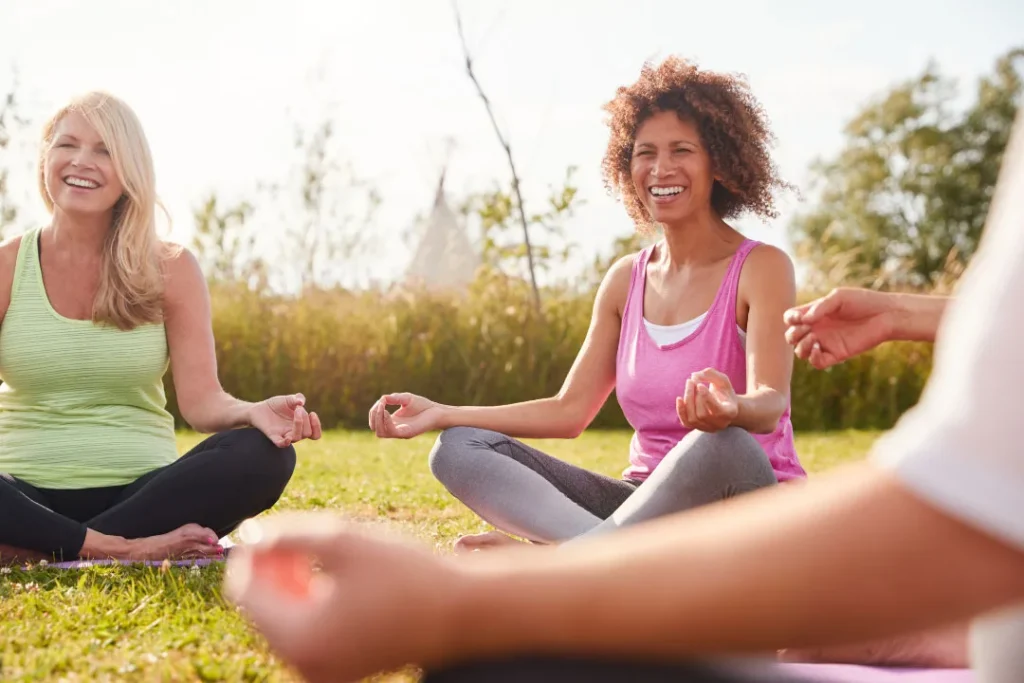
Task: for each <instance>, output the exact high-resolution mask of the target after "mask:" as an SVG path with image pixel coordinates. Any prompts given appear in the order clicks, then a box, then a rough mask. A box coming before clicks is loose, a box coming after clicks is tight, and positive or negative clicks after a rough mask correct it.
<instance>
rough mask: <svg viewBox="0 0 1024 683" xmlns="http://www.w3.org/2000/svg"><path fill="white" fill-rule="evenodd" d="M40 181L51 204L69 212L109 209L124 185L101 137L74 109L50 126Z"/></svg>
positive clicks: (92, 211)
mask: <svg viewBox="0 0 1024 683" xmlns="http://www.w3.org/2000/svg"><path fill="white" fill-rule="evenodd" d="M43 182H44V184H45V187H46V193H47V194H48V195H49V197H50V199H51V200H52V201H53V204H54V205H55V206H56V207H57V208H58V209H60V210H61V211H62V212H64V213H66V214H69V215H74V214H78V215H96V214H103V213H111V212H112V211H113V209H114V206H115V205H116V204H117V202H118V200H119V199H120V198H121V195H122V194H123V193H124V187H123V186H122V184H121V181H120V180H119V179H118V174H117V171H116V169H115V167H114V160H113V159H112V158H111V154H110V150H108V149H107V145H106V143H104V141H103V138H102V137H100V134H99V133H98V132H97V131H96V129H95V128H93V126H91V125H90V124H89V122H88V121H87V120H86V119H85V117H84V116H82V115H81V114H80V113H78V112H77V111H69V112H68V113H67V114H65V115H64V116H63V117H62V118H61V119H60V121H58V122H57V124H56V126H55V127H54V129H53V135H52V137H51V139H50V141H49V144H48V146H47V147H46V148H45V150H44V156H43Z"/></svg>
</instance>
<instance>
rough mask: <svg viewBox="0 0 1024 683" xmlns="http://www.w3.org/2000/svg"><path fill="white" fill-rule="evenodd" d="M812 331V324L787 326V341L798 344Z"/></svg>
mask: <svg viewBox="0 0 1024 683" xmlns="http://www.w3.org/2000/svg"><path fill="white" fill-rule="evenodd" d="M810 331H811V327H810V325H796V326H794V327H787V328H786V343H788V344H790V345H791V346H796V345H797V343H799V341H800V340H801V339H803V338H804V337H805V336H807V333H808V332H810Z"/></svg>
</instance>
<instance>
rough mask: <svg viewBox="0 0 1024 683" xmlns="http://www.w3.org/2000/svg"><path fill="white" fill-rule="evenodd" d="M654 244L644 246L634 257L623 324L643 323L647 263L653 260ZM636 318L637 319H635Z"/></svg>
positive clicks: (636, 324) (623, 313) (623, 312)
mask: <svg viewBox="0 0 1024 683" xmlns="http://www.w3.org/2000/svg"><path fill="white" fill-rule="evenodd" d="M653 251H654V245H653V244H652V245H650V246H648V247H644V248H643V250H641V251H640V252H639V253H637V255H636V257H635V258H634V259H633V272H632V274H631V275H630V278H629V293H628V294H627V295H626V307H625V309H623V311H622V326H623V327H624V328H625V327H627V323H629V322H632V323H633V325H634V326H638V325H641V324H642V323H643V320H642V318H643V315H644V289H645V287H644V283H645V281H646V280H647V263H648V262H649V261H650V260H651V253H652V252H653ZM634 318H635V320H633V319H634Z"/></svg>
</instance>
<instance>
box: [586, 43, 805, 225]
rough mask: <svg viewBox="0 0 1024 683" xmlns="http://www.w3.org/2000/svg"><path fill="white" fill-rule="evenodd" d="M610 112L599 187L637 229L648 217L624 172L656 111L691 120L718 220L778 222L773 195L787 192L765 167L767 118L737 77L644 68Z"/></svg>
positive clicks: (688, 68)
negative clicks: (706, 160)
mask: <svg viewBox="0 0 1024 683" xmlns="http://www.w3.org/2000/svg"><path fill="white" fill-rule="evenodd" d="M604 110H605V111H606V112H609V113H610V114H611V116H610V120H609V121H608V126H609V128H610V129H611V137H610V139H609V140H608V149H607V151H606V152H605V156H604V159H603V161H602V162H601V168H602V175H603V177H604V183H605V187H606V188H607V189H608V190H609V191H611V192H612V193H613V194H616V193H618V194H620V195H621V196H622V201H623V203H624V204H625V206H626V211H627V213H629V216H630V218H632V219H633V221H634V222H635V223H636V224H637V226H639V227H641V228H645V227H646V226H647V225H649V224H650V220H651V219H650V214H648V212H647V208H646V207H645V206H644V204H643V202H642V201H641V199H640V197H639V196H638V195H637V192H636V188H635V187H634V186H633V180H632V177H631V173H630V166H631V160H632V157H633V143H634V141H635V138H636V131H637V129H638V128H639V126H640V124H642V123H643V122H644V121H645V120H647V118H649V117H650V116H651V115H653V114H655V113H658V112H669V111H671V112H675V113H676V114H677V115H678V116H679V117H680V118H681V119H683V120H686V121H692V122H693V123H694V124H695V125H696V126H697V130H698V131H699V132H700V137H701V141H702V143H703V145H704V147H705V149H707V152H708V155H709V156H710V158H711V166H712V169H713V172H714V173H715V174H717V176H718V180H716V181H715V183H714V186H713V187H712V190H711V207H712V208H713V209H714V210H715V212H716V213H717V214H718V215H719V216H720V217H722V218H730V217H733V216H737V215H739V214H741V213H743V212H745V211H750V212H752V213H754V214H757V215H758V216H761V217H762V218H764V219H768V218H776V217H778V211H777V210H776V208H775V201H774V197H773V190H774V189H776V188H780V189H782V188H785V189H790V188H791V187H792V186H791V185H789V184H788V183H786V182H783V181H782V180H781V179H780V178H779V175H778V170H777V169H776V167H775V164H774V162H773V161H772V158H771V155H770V153H769V147H770V146H771V144H772V143H773V142H774V136H773V135H772V132H771V130H770V129H769V122H768V116H767V115H766V114H765V111H764V109H763V108H762V107H761V105H760V103H759V102H758V101H757V99H756V98H755V97H754V96H753V94H751V92H750V89H749V87H748V85H747V81H746V78H745V77H744V76H741V75H734V74H722V73H715V72H713V71H702V70H701V69H700V68H698V67H697V65H696V64H693V63H691V62H689V61H687V60H685V59H682V58H680V57H674V56H673V57H669V58H668V59H666V60H665V61H664V62H662V63H661V64H660V65H658V66H653V65H652V64H651V63H650V62H647V63H645V64H644V66H643V69H642V70H641V72H640V78H639V79H638V80H637V81H636V83H634V84H633V85H630V86H628V87H625V86H624V87H620V88H619V89H618V90H617V91H616V93H615V98H614V99H613V100H612V101H611V102H609V103H608V104H606V105H605V106H604Z"/></svg>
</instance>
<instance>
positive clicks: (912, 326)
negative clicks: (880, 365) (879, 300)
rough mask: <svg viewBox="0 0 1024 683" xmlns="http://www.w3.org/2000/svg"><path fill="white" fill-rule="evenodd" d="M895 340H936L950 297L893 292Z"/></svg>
mask: <svg viewBox="0 0 1024 683" xmlns="http://www.w3.org/2000/svg"><path fill="white" fill-rule="evenodd" d="M892 297H893V304H894V310H893V331H892V340H893V341H927V342H934V341H935V335H936V333H937V332H938V329H939V325H940V323H941V322H942V314H943V313H945V311H946V305H947V304H948V303H949V298H948V297H943V296H928V295H923V294H893V295H892Z"/></svg>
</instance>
